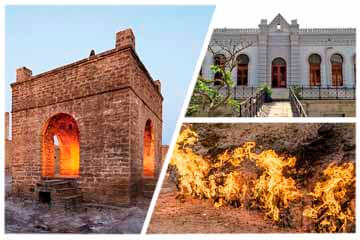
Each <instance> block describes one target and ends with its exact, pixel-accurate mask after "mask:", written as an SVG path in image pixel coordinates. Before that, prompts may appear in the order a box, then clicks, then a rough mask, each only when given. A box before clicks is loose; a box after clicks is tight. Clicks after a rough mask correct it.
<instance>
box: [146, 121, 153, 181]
mask: <svg viewBox="0 0 360 240" xmlns="http://www.w3.org/2000/svg"><path fill="white" fill-rule="evenodd" d="M143 161H144V164H143V167H144V171H143V175H144V177H154V176H155V138H154V129H153V125H152V122H151V120H150V119H149V120H147V121H146V124H145V131H144V159H143Z"/></svg>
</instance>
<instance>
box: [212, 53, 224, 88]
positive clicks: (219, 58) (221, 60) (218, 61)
mask: <svg viewBox="0 0 360 240" xmlns="http://www.w3.org/2000/svg"><path fill="white" fill-rule="evenodd" d="M214 65H216V66H219V67H220V68H221V69H222V70H223V71H225V55H223V54H218V55H216V56H215V57H214ZM223 78H224V76H223V74H222V73H221V72H217V73H215V76H214V79H215V82H214V85H219V84H220V81H216V80H217V79H220V80H222V79H223Z"/></svg>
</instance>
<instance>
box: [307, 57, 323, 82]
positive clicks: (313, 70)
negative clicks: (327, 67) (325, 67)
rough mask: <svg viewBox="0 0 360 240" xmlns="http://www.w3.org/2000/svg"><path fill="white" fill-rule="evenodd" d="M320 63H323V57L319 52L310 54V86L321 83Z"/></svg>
mask: <svg viewBox="0 0 360 240" xmlns="http://www.w3.org/2000/svg"><path fill="white" fill-rule="evenodd" d="M320 64H321V57H320V55H319V54H311V55H310V56H309V70H310V74H309V77H310V79H309V82H310V86H320V85H321V74H320V73H321V71H320Z"/></svg>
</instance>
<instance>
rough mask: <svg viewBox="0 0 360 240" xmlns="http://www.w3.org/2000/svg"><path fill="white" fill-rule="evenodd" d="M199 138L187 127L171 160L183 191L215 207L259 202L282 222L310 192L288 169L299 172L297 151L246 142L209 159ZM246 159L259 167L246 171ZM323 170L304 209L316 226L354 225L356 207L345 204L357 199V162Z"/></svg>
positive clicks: (322, 228)
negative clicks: (280, 151)
mask: <svg viewBox="0 0 360 240" xmlns="http://www.w3.org/2000/svg"><path fill="white" fill-rule="evenodd" d="M197 141H198V135H197V133H196V132H194V131H192V130H191V129H190V128H186V129H184V130H183V131H182V132H181V133H180V136H179V137H178V140H177V143H176V147H175V150H174V153H173V155H172V158H171V162H170V165H172V166H174V167H176V169H177V171H178V175H179V178H178V181H179V183H178V187H179V191H180V194H182V195H184V196H193V197H198V198H208V199H212V200H213V201H214V206H215V207H221V206H223V205H227V204H231V205H234V204H235V205H236V206H242V207H243V206H245V205H246V206H249V205H250V206H251V205H252V206H254V204H256V207H258V208H260V209H262V210H264V212H265V216H266V217H268V218H270V219H272V220H273V221H275V222H280V220H281V219H280V218H281V214H280V212H281V210H282V209H288V208H289V207H290V203H291V202H294V203H295V201H300V200H302V198H303V197H304V196H305V194H304V193H303V192H302V191H300V189H298V188H297V186H296V182H295V180H294V179H292V178H291V177H290V176H285V175H284V174H285V171H289V172H290V171H291V172H296V170H295V164H296V158H295V157H288V156H280V155H278V154H277V153H276V152H275V151H273V150H265V151H262V152H261V153H255V152H254V151H253V150H254V148H255V146H256V143H255V142H246V143H245V144H243V145H242V146H240V147H237V148H235V149H231V150H226V151H225V152H223V153H222V154H219V155H217V156H216V157H214V158H211V159H208V158H206V157H204V156H202V155H200V154H198V153H196V152H195V151H194V150H193V147H194V145H195V143H196V142H197ZM245 162H246V164H247V163H248V162H250V163H254V164H255V166H256V168H257V171H256V173H254V174H253V175H251V174H250V175H249V173H248V172H247V171H243V167H242V164H243V163H244V164H245ZM246 166H247V165H246ZM259 172H260V173H259ZM323 174H324V176H325V177H326V180H324V181H321V182H318V183H316V186H315V189H314V191H313V192H312V193H310V197H312V198H313V206H312V207H307V208H305V211H304V212H303V215H304V216H305V217H309V218H312V219H314V220H315V222H314V224H315V226H317V228H318V229H317V231H320V232H338V231H342V232H346V231H349V226H351V224H354V223H355V212H354V208H351V206H350V203H346V204H344V202H343V201H342V200H343V199H353V198H351V197H350V198H345V195H346V194H351V191H350V189H354V188H355V186H354V184H355V173H354V164H353V163H346V164H343V165H341V166H336V165H335V164H331V165H329V166H328V167H327V168H326V169H325V170H324V172H323ZM254 175H256V176H254ZM352 187H353V188H352ZM248 203H250V204H248Z"/></svg>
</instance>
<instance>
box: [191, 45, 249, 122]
mask: <svg viewBox="0 0 360 240" xmlns="http://www.w3.org/2000/svg"><path fill="white" fill-rule="evenodd" d="M251 45H252V42H244V41H233V40H228V41H217V40H212V42H211V44H210V45H209V47H208V50H209V52H210V53H211V54H212V55H213V57H214V58H216V57H218V56H221V57H222V59H221V65H212V66H211V71H212V72H213V73H214V75H215V76H218V77H216V78H214V79H205V78H204V77H203V76H201V75H199V76H198V79H197V81H196V84H195V88H194V91H193V95H192V97H191V99H190V104H189V106H188V109H187V116H192V115H194V114H196V113H203V114H204V115H206V116H214V115H216V111H217V110H219V109H220V108H222V107H231V108H232V110H233V112H238V111H239V104H240V103H239V102H238V101H236V100H234V99H232V96H231V90H232V88H233V87H234V85H235V84H234V82H233V81H232V71H233V69H234V68H235V67H237V65H238V63H237V56H238V55H239V53H240V52H241V51H243V50H244V49H246V48H248V47H250V46H251ZM215 83H216V84H215ZM220 91H221V92H223V93H222V94H221V93H220Z"/></svg>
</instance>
